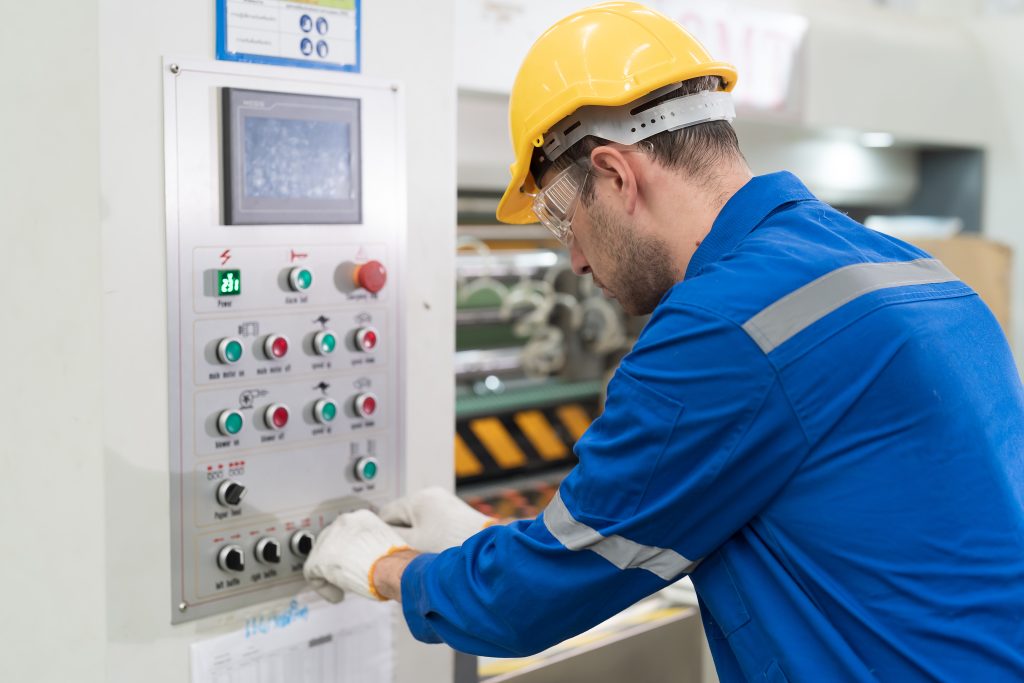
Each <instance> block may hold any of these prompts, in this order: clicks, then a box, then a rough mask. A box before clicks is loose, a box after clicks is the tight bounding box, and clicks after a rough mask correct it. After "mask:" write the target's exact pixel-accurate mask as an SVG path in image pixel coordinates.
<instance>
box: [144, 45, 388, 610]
mask: <svg viewBox="0 0 1024 683" xmlns="http://www.w3.org/2000/svg"><path fill="white" fill-rule="evenodd" d="M165 74H166V75H165V90H164V93H165V142H166V184H167V292H168V300H167V301H168V329H169V346H170V354H169V357H170V363H169V380H170V381H169V411H170V496H171V509H170V525H171V563H172V580H173V586H172V604H171V615H172V621H173V622H181V621H185V620H189V619H195V618H199V617H203V616H208V615H212V614H217V613H220V612H224V611H228V610H233V609H237V608H239V607H243V606H246V605H250V604H254V603H258V602H262V601H265V600H268V599H271V598H278V597H283V596H286V595H290V594H293V593H295V592H298V591H299V590H302V589H303V587H304V581H303V579H302V564H303V562H304V560H305V556H306V555H307V554H308V553H309V551H310V549H311V548H312V544H313V542H314V540H315V538H316V535H317V534H318V533H319V532H320V531H321V530H322V529H323V528H324V527H325V526H326V525H328V524H330V523H331V521H332V520H333V519H334V518H335V517H336V516H337V515H338V514H339V513H341V512H344V511H347V510H352V509H355V508H359V507H366V506H372V505H379V504H380V503H383V502H386V501H387V500H389V499H391V498H393V497H395V496H396V495H397V493H398V489H399V486H400V482H401V475H402V469H403V467H402V459H401V453H402V447H403V443H402V437H403V431H404V430H403V425H404V420H403V415H402V414H401V411H400V406H401V405H402V403H401V401H400V398H401V396H402V395H403V392H404V385H403V373H402V370H401V367H400V365H399V360H400V358H401V350H402V344H403V337H402V329H401V326H400V320H401V317H400V306H401V303H402V302H401V299H400V296H399V293H400V292H401V289H400V286H401V276H402V267H401V266H402V262H403V259H404V254H403V244H404V235H405V198H404V188H405V169H404V159H403V144H404V143H403V140H404V133H403V128H404V126H403V120H402V105H401V93H400V89H399V88H397V87H396V86H395V85H393V84H391V83H381V82H377V81H372V80H368V79H365V78H362V77H359V76H348V75H340V74H320V73H305V72H302V73H297V72H296V71H294V70H289V69H282V68H275V67H262V66H252V65H244V64H225V63H220V62H190V61H174V60H166V62H165ZM336 112H341V115H339V116H336V115H335V113H336ZM335 176H336V177H335ZM232 207H233V208H232ZM240 207H241V208H240ZM266 207H270V208H269V209H267V208H266ZM324 207H327V209H326V210H325V209H324ZM339 207H340V208H339ZM243 208H244V211H243V210H242V209H243ZM264 210H271V211H272V213H269V214H261V213H260V212H261V211H264ZM268 216H270V218H268ZM325 216H326V218H325ZM332 216H340V217H341V218H340V219H337V218H331V217H332ZM239 217H241V218H239ZM332 220H338V222H331V221H332ZM275 221H281V222H275ZM285 221H286V222H285ZM304 221H306V222H304Z"/></svg>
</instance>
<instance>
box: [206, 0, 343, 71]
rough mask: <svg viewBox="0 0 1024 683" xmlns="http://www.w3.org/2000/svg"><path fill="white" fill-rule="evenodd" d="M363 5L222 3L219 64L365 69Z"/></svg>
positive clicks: (273, 0) (329, 0)
mask: <svg viewBox="0 0 1024 683" xmlns="http://www.w3.org/2000/svg"><path fill="white" fill-rule="evenodd" d="M360 4H361V0H217V59H223V60H228V61H234V62H253V63H259V64H275V65H278V66H300V67H306V68H312V69H332V70H334V71H351V72H355V73H358V72H359V70H360V57H361V55H360V52H361V50H360V48H361V45H360V11H359V6H360Z"/></svg>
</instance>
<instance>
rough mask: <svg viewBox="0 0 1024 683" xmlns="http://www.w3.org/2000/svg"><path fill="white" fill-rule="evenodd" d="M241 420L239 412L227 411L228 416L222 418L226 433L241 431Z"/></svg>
mask: <svg viewBox="0 0 1024 683" xmlns="http://www.w3.org/2000/svg"><path fill="white" fill-rule="evenodd" d="M242 422H243V420H242V414H241V413H235V412H232V413H229V414H228V416H227V417H226V418H224V431H226V432H227V433H228V434H237V433H238V432H240V431H242Z"/></svg>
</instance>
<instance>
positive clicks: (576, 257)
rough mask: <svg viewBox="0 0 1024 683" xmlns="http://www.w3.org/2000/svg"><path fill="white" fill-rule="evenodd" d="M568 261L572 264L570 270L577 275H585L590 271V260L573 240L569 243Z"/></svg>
mask: <svg viewBox="0 0 1024 683" xmlns="http://www.w3.org/2000/svg"><path fill="white" fill-rule="evenodd" d="M569 262H570V263H571V264H572V272H574V273H576V274H577V275H586V274H587V273H589V272H590V262H589V261H587V257H586V256H584V255H583V252H582V251H580V248H579V246H578V245H577V243H576V242H575V241H574V242H573V243H572V244H571V245H569Z"/></svg>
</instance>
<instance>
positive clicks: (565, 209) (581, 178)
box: [533, 162, 590, 247]
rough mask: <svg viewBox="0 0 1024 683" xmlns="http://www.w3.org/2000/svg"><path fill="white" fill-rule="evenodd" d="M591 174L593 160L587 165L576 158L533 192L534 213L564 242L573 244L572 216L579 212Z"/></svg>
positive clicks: (563, 243)
mask: <svg viewBox="0 0 1024 683" xmlns="http://www.w3.org/2000/svg"><path fill="white" fill-rule="evenodd" d="M589 177H590V167H589V164H588V165H586V166H583V165H581V163H580V162H573V163H570V164H569V165H568V166H567V167H566V168H564V169H562V170H561V171H559V172H558V174H557V175H555V177H554V178H552V179H551V182H550V183H548V184H547V186H546V187H545V188H544V189H542V190H540V191H538V192H537V194H535V195H533V213H534V215H535V216H537V219H538V220H539V221H540V222H541V223H542V224H543V225H544V227H546V228H547V229H548V230H550V231H551V234H553V235H554V236H555V239H557V240H558V241H559V242H561V243H562V245H563V246H566V247H568V246H570V245H571V244H572V240H573V234H572V218H573V216H574V215H576V208H577V207H578V206H579V203H580V198H581V196H582V194H583V186H584V185H585V184H586V182H587V178H589Z"/></svg>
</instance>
